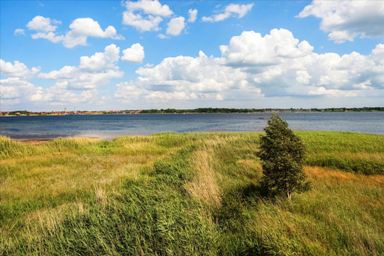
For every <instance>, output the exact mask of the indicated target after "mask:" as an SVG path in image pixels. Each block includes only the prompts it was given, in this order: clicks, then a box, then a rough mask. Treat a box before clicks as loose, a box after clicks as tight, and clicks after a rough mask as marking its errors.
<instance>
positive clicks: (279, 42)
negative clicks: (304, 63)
mask: <svg viewBox="0 0 384 256" xmlns="http://www.w3.org/2000/svg"><path fill="white" fill-rule="evenodd" d="M312 50H313V47H312V46H311V45H310V44H309V43H308V42H307V41H301V42H300V41H299V40H298V39H296V38H294V36H293V34H292V33H291V32H290V31H289V30H287V29H272V30H271V32H270V33H269V34H267V35H265V36H264V37H263V36H262V35H261V34H259V33H256V32H254V31H244V32H243V33H241V35H239V36H234V37H232V38H231V40H230V42H229V45H228V46H227V45H222V46H220V51H221V54H222V56H223V57H224V58H225V59H226V61H227V63H228V64H230V65H260V66H267V65H273V64H277V63H279V62H281V60H282V59H284V58H296V57H301V56H305V55H307V54H309V53H311V52H312Z"/></svg>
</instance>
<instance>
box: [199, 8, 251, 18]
mask: <svg viewBox="0 0 384 256" xmlns="http://www.w3.org/2000/svg"><path fill="white" fill-rule="evenodd" d="M252 7H253V4H229V5H227V6H226V7H225V9H224V11H223V12H221V13H218V14H215V15H212V16H209V17H207V16H204V17H203V18H202V20H203V21H204V22H219V21H223V20H226V19H228V18H230V17H237V18H242V17H244V16H245V15H246V14H247V13H248V12H249V11H251V10H252Z"/></svg>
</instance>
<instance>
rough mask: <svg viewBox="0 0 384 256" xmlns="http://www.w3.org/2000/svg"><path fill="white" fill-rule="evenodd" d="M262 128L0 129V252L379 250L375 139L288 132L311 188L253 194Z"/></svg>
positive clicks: (383, 213) (382, 199)
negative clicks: (20, 132)
mask: <svg viewBox="0 0 384 256" xmlns="http://www.w3.org/2000/svg"><path fill="white" fill-rule="evenodd" d="M260 134H261V133H185V134H173V133H169V134H168V133H165V134H157V135H152V136H136V137H134V136H130V137H120V138H116V139H114V140H111V141H103V140H96V139H85V138H64V139H55V140H51V141H47V142H36V143H31V142H29V143H26V142H17V141H14V140H11V139H9V138H6V137H0V255H383V254H384V222H383V220H384V136H383V135H369V134H360V133H342V132H297V134H298V135H299V136H300V137H301V138H302V140H303V142H304V144H305V147H306V152H307V153H306V160H305V173H306V175H307V177H308V180H309V181H310V184H311V189H310V190H309V191H307V192H305V193H300V194H294V195H293V196H292V199H291V200H285V199H276V200H271V199H267V198H265V197H263V195H262V193H261V191H260V188H259V182H260V178H261V177H262V170H261V165H260V161H259V159H258V157H257V155H256V153H257V151H258V146H259V137H260Z"/></svg>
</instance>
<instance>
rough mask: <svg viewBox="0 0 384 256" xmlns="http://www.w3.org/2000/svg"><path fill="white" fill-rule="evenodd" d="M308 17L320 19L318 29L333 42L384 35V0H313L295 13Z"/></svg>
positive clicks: (301, 16)
mask: <svg viewBox="0 0 384 256" xmlns="http://www.w3.org/2000/svg"><path fill="white" fill-rule="evenodd" d="M309 16H314V17H317V18H320V19H321V25H320V27H321V29H322V30H323V31H325V32H327V33H328V37H329V39H330V40H332V41H335V42H336V43H343V42H345V41H353V39H354V38H356V37H376V36H383V35H384V25H383V24H384V1H372V0H360V1H350V0H340V1H321V0H314V1H313V2H312V3H311V4H309V5H307V6H305V8H304V9H303V10H302V11H301V12H300V13H299V15H298V17H300V18H305V17H309Z"/></svg>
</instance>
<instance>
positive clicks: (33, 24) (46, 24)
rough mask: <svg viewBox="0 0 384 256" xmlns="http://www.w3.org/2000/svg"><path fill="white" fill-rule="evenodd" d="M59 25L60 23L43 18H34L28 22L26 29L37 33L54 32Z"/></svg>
mask: <svg viewBox="0 0 384 256" xmlns="http://www.w3.org/2000/svg"><path fill="white" fill-rule="evenodd" d="M59 24H60V21H57V20H53V19H50V18H46V17H43V16H36V17H34V18H33V19H32V20H31V21H29V22H28V24H27V28H28V29H30V30H35V31H39V32H54V31H56V28H57V25H59Z"/></svg>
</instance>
